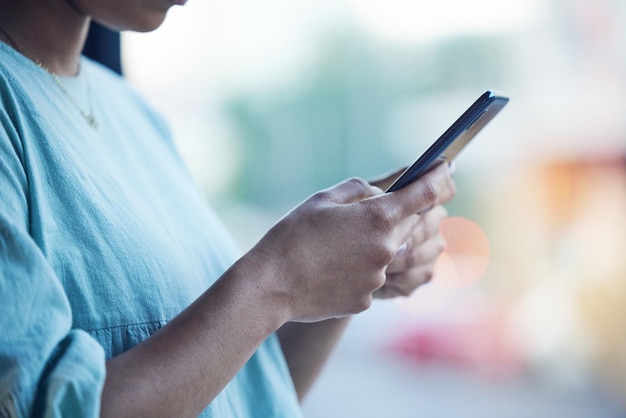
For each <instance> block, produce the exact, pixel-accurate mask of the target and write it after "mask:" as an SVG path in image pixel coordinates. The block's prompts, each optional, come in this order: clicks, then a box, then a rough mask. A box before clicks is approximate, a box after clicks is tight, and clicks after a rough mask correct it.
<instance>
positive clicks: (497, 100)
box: [387, 90, 509, 192]
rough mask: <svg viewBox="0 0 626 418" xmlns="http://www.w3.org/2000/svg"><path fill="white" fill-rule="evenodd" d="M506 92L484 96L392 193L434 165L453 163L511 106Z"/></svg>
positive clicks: (401, 176) (419, 161) (403, 176)
mask: <svg viewBox="0 0 626 418" xmlns="http://www.w3.org/2000/svg"><path fill="white" fill-rule="evenodd" d="M508 101H509V98H508V95H506V94H505V93H500V92H496V91H493V90H488V91H486V92H485V93H484V94H482V95H481V96H480V97H479V98H478V99H477V100H476V101H475V102H474V103H473V104H472V105H471V106H470V107H469V108H468V109H467V110H466V111H465V112H464V113H463V114H462V115H461V116H460V117H459V118H458V119H457V120H456V122H454V123H453V124H452V125H451V126H450V127H449V128H448V129H447V130H446V131H445V132H444V133H443V135H441V137H439V139H437V140H436V141H435V142H434V143H433V144H432V145H431V146H430V147H429V148H428V149H427V150H426V151H425V152H424V153H423V154H422V155H421V156H420V157H419V158H418V159H417V160H416V161H415V162H414V163H413V164H412V165H411V166H410V167H409V168H407V169H406V170H405V171H404V172H403V173H402V174H401V175H400V177H398V178H397V179H396V181H394V182H393V184H392V185H391V186H390V187H389V188H388V189H387V192H393V191H395V190H398V189H401V188H402V187H404V186H406V185H408V184H409V183H412V182H413V181H415V180H417V179H418V178H419V177H420V176H421V175H423V174H424V173H426V172H427V171H428V170H430V169H431V168H433V167H434V166H435V165H437V164H439V163H441V162H444V161H447V162H451V161H452V160H453V159H454V158H455V157H456V156H457V154H458V153H459V152H461V150H462V149H463V148H464V147H465V146H466V145H467V144H468V143H469V142H470V141H471V140H472V138H474V136H476V134H477V133H478V132H480V131H481V130H482V128H484V127H485V125H487V123H489V122H490V121H491V119H493V118H494V117H495V116H496V115H497V114H498V113H499V112H500V110H502V108H503V107H504V106H505V105H506V104H507V103H508Z"/></svg>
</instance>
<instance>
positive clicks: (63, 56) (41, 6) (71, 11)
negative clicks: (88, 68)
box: [0, 0, 90, 76]
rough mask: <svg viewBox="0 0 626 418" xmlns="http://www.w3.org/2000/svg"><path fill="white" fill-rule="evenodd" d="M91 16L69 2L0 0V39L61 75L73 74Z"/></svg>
mask: <svg viewBox="0 0 626 418" xmlns="http://www.w3.org/2000/svg"><path fill="white" fill-rule="evenodd" d="M89 21H90V19H89V18H88V17H87V16H85V15H82V14H81V13H80V12H79V11H78V10H76V8H74V7H73V6H72V5H71V2H68V1H58V0H43V1H42V0H0V25H2V26H3V27H4V28H5V30H6V31H7V32H9V34H10V38H13V39H9V38H7V36H6V35H4V34H0V39H2V40H3V41H5V42H7V43H8V44H9V45H11V46H12V47H14V48H15V49H16V50H17V51H18V52H20V53H21V54H23V55H25V56H27V57H28V58H30V59H35V60H40V61H41V62H43V63H44V64H45V65H46V67H47V68H49V69H50V71H52V72H54V73H55V74H58V75H61V76H73V75H76V74H77V72H78V68H79V62H80V53H81V51H82V49H83V46H84V43H85V39H86V37H87V31H88V29H89Z"/></svg>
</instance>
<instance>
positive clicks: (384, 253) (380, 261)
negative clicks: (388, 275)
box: [372, 243, 396, 266]
mask: <svg viewBox="0 0 626 418" xmlns="http://www.w3.org/2000/svg"><path fill="white" fill-rule="evenodd" d="M395 257H396V248H395V247H394V246H392V245H391V244H390V243H383V244H380V245H379V246H378V248H377V249H376V251H375V256H374V257H373V258H372V261H374V263H375V264H376V265H377V266H388V265H389V264H391V262H392V261H393V260H394V258H395Z"/></svg>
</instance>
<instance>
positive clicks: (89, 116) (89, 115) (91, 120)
mask: <svg viewBox="0 0 626 418" xmlns="http://www.w3.org/2000/svg"><path fill="white" fill-rule="evenodd" d="M0 32H2V33H3V34H4V36H6V37H7V39H8V40H9V42H11V43H12V44H13V46H14V47H15V49H17V50H18V51H19V52H21V53H22V54H23V55H24V56H25V57H26V58H29V59H30V60H31V61H33V62H34V63H35V64H37V66H38V67H39V68H41V69H42V70H44V71H45V72H46V73H48V74H49V75H50V77H52V80H53V81H54V83H55V84H56V85H57V86H58V87H59V89H60V90H61V92H62V93H63V94H64V95H65V97H66V98H67V100H68V101H69V102H70V103H71V104H72V106H74V107H75V108H76V110H78V111H79V112H80V114H81V115H82V116H83V118H85V120H86V121H87V123H88V124H89V126H91V127H92V128H94V129H97V128H98V121H97V120H96V116H95V114H94V111H93V103H92V97H91V84H90V83H89V80H87V96H88V100H89V112H85V111H84V110H83V109H82V108H81V107H80V105H79V104H78V101H77V100H76V99H75V98H74V96H72V95H71V94H70V92H69V91H68V89H67V87H65V84H64V83H63V81H61V78H60V77H59V76H58V75H56V74H55V73H53V72H52V70H50V68H48V67H47V66H46V65H45V64H44V63H43V62H42V61H41V60H40V59H38V58H35V56H34V55H33V54H31V53H30V52H29V51H28V50H27V49H26V48H24V47H23V46H22V45H21V44H19V43H18V42H17V41H16V40H15V38H14V37H13V36H12V35H11V34H10V33H9V31H8V30H7V29H6V28H5V27H4V26H2V25H0Z"/></svg>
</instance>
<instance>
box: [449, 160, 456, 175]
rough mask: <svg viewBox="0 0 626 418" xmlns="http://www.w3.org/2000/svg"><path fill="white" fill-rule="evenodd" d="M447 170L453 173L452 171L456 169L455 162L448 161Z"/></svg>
mask: <svg viewBox="0 0 626 418" xmlns="http://www.w3.org/2000/svg"><path fill="white" fill-rule="evenodd" d="M448 170H450V174H451V175H454V172H455V171H456V163H455V162H454V161H450V162H449V163H448Z"/></svg>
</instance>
